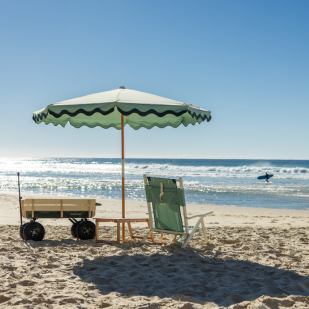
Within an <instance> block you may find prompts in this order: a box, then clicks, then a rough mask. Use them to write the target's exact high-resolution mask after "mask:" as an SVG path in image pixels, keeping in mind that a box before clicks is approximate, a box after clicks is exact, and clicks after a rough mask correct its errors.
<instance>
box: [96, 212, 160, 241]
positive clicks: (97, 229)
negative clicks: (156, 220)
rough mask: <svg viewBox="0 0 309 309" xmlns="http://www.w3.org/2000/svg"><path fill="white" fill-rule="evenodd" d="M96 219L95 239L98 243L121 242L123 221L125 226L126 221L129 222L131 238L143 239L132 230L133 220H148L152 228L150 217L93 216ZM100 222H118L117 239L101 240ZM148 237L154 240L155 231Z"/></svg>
mask: <svg viewBox="0 0 309 309" xmlns="http://www.w3.org/2000/svg"><path fill="white" fill-rule="evenodd" d="M93 219H94V220H95V224H96V233H95V238H94V241H95V242H96V243H109V244H119V243H120V224H121V223H123V226H124V224H125V223H127V224H128V229H129V233H130V236H131V239H133V238H140V239H142V238H143V236H135V235H133V232H132V227H131V223H132V222H146V223H147V224H148V227H149V228H150V222H149V218H135V219H132V218H93ZM100 222H114V223H116V224H117V240H116V241H115V240H100V239H99V223H100ZM148 239H151V240H152V242H154V238H153V233H150V237H148ZM122 241H125V239H122Z"/></svg>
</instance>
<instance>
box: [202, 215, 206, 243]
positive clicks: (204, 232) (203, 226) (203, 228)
mask: <svg viewBox="0 0 309 309" xmlns="http://www.w3.org/2000/svg"><path fill="white" fill-rule="evenodd" d="M201 225H202V231H203V235H204V239H205V244H207V232H206V227H205V223H204V218H202V221H201Z"/></svg>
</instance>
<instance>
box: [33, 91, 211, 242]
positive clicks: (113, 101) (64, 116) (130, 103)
mask: <svg viewBox="0 0 309 309" xmlns="http://www.w3.org/2000/svg"><path fill="white" fill-rule="evenodd" d="M33 120H34V121H35V122H36V123H41V122H44V123H45V124H49V123H52V124H54V125H55V126H56V125H59V124H60V125H61V126H63V127H65V126H66V124H67V123H68V122H69V123H70V124H71V125H72V126H74V127H75V128H80V127H82V126H87V127H90V128H94V127H97V126H100V127H102V128H104V129H107V128H110V127H114V128H116V129H118V130H120V129H121V157H122V217H123V218H124V217H125V178H124V126H125V125H126V124H128V125H129V126H130V127H131V128H133V129H134V130H138V129H139V128H141V127H144V128H147V129H151V128H153V127H154V126H157V127H159V128H164V127H166V126H171V127H174V128H177V127H178V126H179V125H180V124H183V125H184V126H188V125H189V124H192V125H195V124H196V123H201V122H203V121H205V120H206V121H207V122H208V121H210V120H211V112H210V111H207V110H204V109H201V108H199V107H198V106H194V105H191V104H186V103H181V102H178V101H174V100H170V99H166V98H163V97H159V96H156V95H153V94H149V93H145V92H140V91H135V90H130V89H125V87H123V86H121V87H119V89H115V90H111V91H106V92H101V93H95V94H90V95H87V96H84V97H79V98H76V99H71V100H66V101H62V102H59V103H55V104H51V105H48V106H47V107H45V108H44V109H41V110H39V111H37V112H34V113H33ZM124 239H125V229H124V223H123V228H122V240H124Z"/></svg>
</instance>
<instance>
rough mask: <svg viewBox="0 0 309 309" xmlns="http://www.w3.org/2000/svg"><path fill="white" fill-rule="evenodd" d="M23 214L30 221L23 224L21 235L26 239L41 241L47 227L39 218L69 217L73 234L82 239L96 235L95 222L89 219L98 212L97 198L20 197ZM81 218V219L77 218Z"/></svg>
mask: <svg viewBox="0 0 309 309" xmlns="http://www.w3.org/2000/svg"><path fill="white" fill-rule="evenodd" d="M20 201H21V203H20V204H21V205H20V206H21V216H22V217H23V218H25V219H30V222H27V223H24V224H21V226H20V237H21V238H22V239H24V240H34V241H40V240H42V239H43V238H44V235H45V229H44V227H43V225H42V224H41V223H39V222H37V220H38V219H46V218H49V219H62V218H66V219H69V220H70V221H71V223H72V227H71V234H72V236H73V237H77V238H79V239H82V240H86V239H93V238H94V237H95V224H94V223H93V222H92V221H89V220H87V219H89V218H93V217H94V216H95V212H96V200H95V199H20ZM77 219H80V220H77Z"/></svg>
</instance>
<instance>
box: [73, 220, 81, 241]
mask: <svg viewBox="0 0 309 309" xmlns="http://www.w3.org/2000/svg"><path fill="white" fill-rule="evenodd" d="M79 223H80V222H79V221H78V222H75V223H73V224H72V226H71V235H72V237H73V238H76V237H77V234H76V228H77V225H78V224H79Z"/></svg>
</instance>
